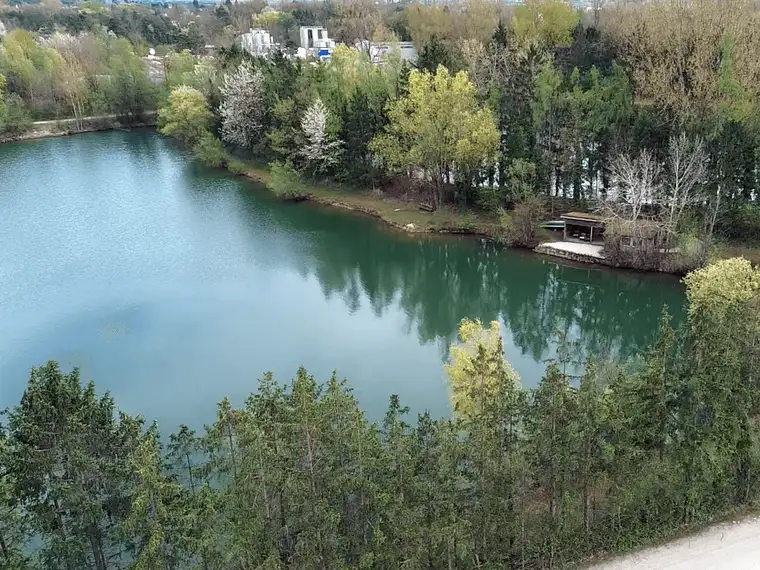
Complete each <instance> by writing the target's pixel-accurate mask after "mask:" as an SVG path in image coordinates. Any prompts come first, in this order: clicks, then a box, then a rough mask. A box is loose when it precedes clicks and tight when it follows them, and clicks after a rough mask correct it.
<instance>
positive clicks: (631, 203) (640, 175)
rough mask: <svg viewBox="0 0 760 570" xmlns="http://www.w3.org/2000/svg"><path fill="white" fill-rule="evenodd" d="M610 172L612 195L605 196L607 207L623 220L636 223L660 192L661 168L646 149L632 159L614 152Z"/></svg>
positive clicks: (656, 200) (655, 201)
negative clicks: (613, 189)
mask: <svg viewBox="0 0 760 570" xmlns="http://www.w3.org/2000/svg"><path fill="white" fill-rule="evenodd" d="M610 171H611V173H612V181H613V185H614V187H615V189H616V190H617V192H616V194H612V195H611V196H610V197H609V200H610V203H609V206H610V207H611V208H614V209H615V210H616V211H617V212H619V215H620V216H621V217H623V218H624V219H625V220H626V221H629V222H636V221H637V220H638V219H639V217H640V216H641V214H642V211H643V210H644V209H645V208H646V206H648V205H653V204H656V203H658V201H659V197H660V194H661V191H662V180H661V173H662V168H661V166H660V164H659V163H658V161H657V159H656V158H655V156H654V155H653V154H652V152H651V151H649V150H648V149H644V150H642V151H641V152H640V153H639V155H638V156H637V157H635V158H632V157H630V156H628V155H618V156H617V157H616V158H615V159H614V160H613V162H612V165H611V168H610Z"/></svg>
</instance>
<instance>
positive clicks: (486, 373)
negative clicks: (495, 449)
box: [446, 319, 520, 419]
mask: <svg viewBox="0 0 760 570" xmlns="http://www.w3.org/2000/svg"><path fill="white" fill-rule="evenodd" d="M459 339H460V341H461V343H460V344H458V345H456V346H453V347H451V356H450V357H449V364H447V365H446V374H447V375H448V377H449V383H450V387H451V402H452V407H453V408H454V412H455V413H456V414H457V415H459V416H462V417H464V418H470V419H472V418H473V417H475V416H477V415H479V414H480V413H482V410H483V409H484V408H485V407H487V405H488V404H487V401H488V400H490V399H493V398H494V396H495V394H498V393H499V392H500V391H502V390H504V389H505V388H504V386H503V384H505V383H507V384H514V385H519V383H520V378H519V377H518V376H517V373H516V372H515V371H514V370H513V369H512V367H511V366H510V365H509V363H508V362H507V361H506V360H505V359H504V346H503V344H502V339H501V331H500V329H499V323H497V322H496V321H494V322H492V323H491V325H490V327H489V328H485V327H483V325H482V324H481V323H480V322H479V321H472V320H469V319H464V320H463V321H462V323H461V324H460V325H459Z"/></svg>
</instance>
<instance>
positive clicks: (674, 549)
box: [588, 517, 760, 570]
mask: <svg viewBox="0 0 760 570" xmlns="http://www.w3.org/2000/svg"><path fill="white" fill-rule="evenodd" d="M650 569H651V570H654V569H657V570H660V569H663V570H664V569H667V570H750V569H760V517H758V518H752V519H747V520H744V521H741V522H735V523H727V524H722V525H719V526H716V527H713V528H711V529H709V530H706V531H704V532H701V533H699V534H696V535H694V536H690V537H688V538H682V539H680V540H677V541H675V542H671V543H669V544H667V545H665V546H660V547H657V548H650V549H647V550H642V551H641V552H638V553H636V554H631V555H629V556H624V557H621V558H616V559H614V560H610V561H608V562H605V563H602V564H598V565H596V566H592V567H591V568H589V569H588V570H650Z"/></svg>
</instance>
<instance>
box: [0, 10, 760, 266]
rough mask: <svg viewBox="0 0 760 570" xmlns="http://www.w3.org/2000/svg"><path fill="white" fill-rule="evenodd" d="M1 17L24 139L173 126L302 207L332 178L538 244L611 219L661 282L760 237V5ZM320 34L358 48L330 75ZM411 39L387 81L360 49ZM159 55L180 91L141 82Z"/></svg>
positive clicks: (611, 233) (13, 105)
mask: <svg viewBox="0 0 760 570" xmlns="http://www.w3.org/2000/svg"><path fill="white" fill-rule="evenodd" d="M0 20H2V21H5V22H6V27H7V29H8V30H9V31H8V32H7V33H6V36H5V38H4V40H3V44H2V47H0V77H2V78H1V79H0V86H2V87H1V88H2V89H3V92H4V93H5V95H4V102H3V105H2V107H0V117H1V118H0V127H3V126H4V128H5V130H6V131H10V132H14V131H15V132H18V131H20V130H23V128H24V126H25V125H27V124H28V121H29V120H31V119H43V118H58V117H64V116H67V117H68V116H71V117H80V116H83V115H89V114H100V113H116V114H120V115H125V116H135V115H138V114H139V113H140V112H141V111H143V110H146V109H147V110H156V109H159V110H160V111H161V113H160V117H161V120H160V127H161V129H162V132H164V133H167V134H170V135H173V136H176V137H177V138H179V139H180V140H181V141H182V142H183V143H184V144H186V145H188V146H189V147H192V148H195V149H196V152H197V154H198V156H199V158H201V159H202V160H203V161H205V162H207V163H208V164H211V165H215V166H222V165H225V164H228V165H230V166H231V167H232V169H233V170H238V171H239V170H241V168H242V167H241V165H240V162H239V159H241V158H242V159H244V160H247V161H253V162H256V163H269V164H270V165H271V167H272V172H273V174H274V176H273V181H272V184H271V187H272V189H273V190H274V191H276V192H280V193H282V194H285V195H286V196H287V197H291V198H297V197H299V196H300V195H303V194H304V193H307V192H308V184H309V183H310V182H314V181H317V182H322V181H328V182H329V183H332V184H336V185H341V186H342V187H345V188H349V189H355V191H357V192H361V191H369V190H370V189H371V190H372V192H374V193H376V194H378V195H382V196H391V197H394V198H401V199H405V200H411V201H416V202H419V203H421V204H424V205H425V207H426V208H434V209H436V208H441V207H457V208H459V209H460V210H461V211H467V212H470V213H471V214H472V216H473V217H474V218H475V219H478V220H487V221H490V222H494V223H496V224H497V225H498V226H499V227H500V228H501V229H500V230H499V231H497V232H496V233H497V235H496V237H497V238H499V239H501V240H503V241H505V242H506V243H508V244H511V245H522V246H529V247H531V246H534V245H535V244H536V242H537V241H538V239H539V231H538V223H537V222H538V221H539V220H540V219H543V218H546V217H547V216H549V215H555V216H556V213H557V211H558V210H559V211H560V212H561V211H563V209H564V211H567V210H568V209H570V208H574V209H582V210H588V211H595V212H597V213H599V214H600V215H603V216H604V217H605V219H606V220H607V222H608V223H607V235H608V239H607V244H608V247H607V251H606V254H607V255H608V256H612V257H614V256H621V260H620V261H621V264H623V265H629V266H633V267H637V268H641V269H662V270H669V271H676V272H685V271H687V270H688V269H690V268H694V267H698V266H702V265H704V264H705V263H706V262H707V261H708V260H709V259H710V257H711V255H712V251H713V246H714V244H715V243H716V239H717V241H722V242H729V243H730V242H741V243H744V244H754V243H755V242H756V241H757V240H758V239H760V209H759V208H758V206H757V204H756V197H757V184H758V178H757V171H758V168H757V163H758V157H759V156H760V153H758V148H759V147H758V143H759V139H758V135H759V134H760V127H759V126H758V125H760V122H758V118H759V117H760V115H759V111H760V108H759V107H758V100H757V95H758V87H757V86H758V85H760V81H758V79H760V68H759V67H758V64H757V61H758V59H757V57H756V54H757V53H758V51H759V48H760V46H758V45H757V44H758V39H757V34H755V33H754V32H753V30H755V29H756V28H757V26H758V24H759V23H760V15H759V14H758V11H757V10H756V7H755V5H754V3H753V2H751V1H749V0H730V1H729V2H719V1H718V0H706V1H705V2H699V3H682V2H674V1H669V0H663V1H658V2H650V3H645V4H638V3H625V4H619V3H615V4H606V3H605V2H603V1H602V0H599V1H597V2H594V3H593V4H592V5H591V6H590V8H589V9H588V10H585V11H580V10H578V9H576V8H574V7H572V6H570V5H569V4H566V3H564V2H561V1H560V0H529V1H528V2H526V3H525V4H522V5H519V6H512V7H508V6H504V5H501V4H497V3H491V2H489V1H487V0H470V1H468V2H463V3H459V4H452V5H447V6H435V5H422V4H411V5H393V6H379V5H375V4H372V3H368V2H363V1H361V0H357V1H356V2H349V3H341V4H332V3H324V4H321V3H320V4H298V3H293V4H285V5H284V6H283V7H282V9H281V10H280V11H276V10H272V9H270V8H264V5H263V4H260V3H256V2H253V3H245V4H240V5H235V4H222V5H219V6H216V7H214V8H210V7H209V8H206V7H204V8H199V7H190V8H179V7H173V8H170V9H166V10H164V11H156V10H152V9H148V8H138V7H131V6H124V7H121V6H113V7H104V6H101V5H98V4H92V3H86V4H83V5H81V6H80V7H78V8H60V7H59V8H50V7H49V5H47V4H46V5H41V6H40V7H36V8H35V7H26V8H23V9H21V8H6V9H2V8H0ZM306 24H308V25H313V24H320V25H324V26H327V27H328V30H329V31H330V33H331V35H333V36H334V37H335V39H336V40H337V41H339V42H345V45H344V44H341V43H339V44H338V46H337V47H336V49H335V51H334V52H333V54H332V57H331V58H330V61H326V62H315V61H311V62H309V61H304V60H299V59H294V58H292V57H291V55H290V54H291V53H292V50H293V48H294V47H295V43H294V39H295V33H296V32H297V28H298V26H299V25H306ZM250 26H257V27H261V28H264V29H266V30H268V31H269V32H270V33H271V34H272V37H273V38H274V39H275V40H277V41H278V42H279V45H280V47H281V51H277V52H274V53H272V54H270V55H269V57H265V58H253V57H250V56H248V55H247V54H244V53H243V52H242V51H241V50H240V49H239V46H238V44H237V43H236V39H235V38H236V37H237V36H238V35H239V34H240V32H242V31H245V30H247V29H248V28H249V27H250ZM24 27H25V28H28V30H31V31H30V32H24V31H22V28H24ZM357 40H358V42H359V43H358V44H356V42H357ZM397 40H409V41H413V42H414V45H415V46H416V48H417V52H418V58H417V60H416V61H414V62H408V61H403V60H402V59H401V58H400V57H399V55H398V53H395V55H394V53H393V52H392V53H391V54H390V55H389V56H388V57H387V58H386V59H385V61H384V62H383V63H382V65H377V64H375V63H372V62H371V60H370V57H369V55H368V54H367V53H366V51H365V50H364V49H356V48H354V45H355V44H356V45H360V46H365V47H366V46H371V45H372V44H373V42H374V43H378V42H386V43H389V44H391V45H392V44H393V42H395V41H397ZM207 42H213V45H214V46H215V47H214V49H213V50H212V52H210V53H205V52H206V47H205V46H206V45H210V44H208V43H207ZM149 46H152V47H155V48H156V50H157V53H158V54H159V56H160V57H161V58H162V62H163V63H162V65H163V79H162V80H163V83H162V84H161V85H154V84H152V83H150V82H147V81H145V80H144V73H142V74H141V70H142V69H144V68H145V61H144V59H142V56H144V55H145V54H146V53H147V49H148V47H149ZM465 225H467V226H468V227H472V226H473V224H465ZM463 229H467V228H463ZM621 244H628V245H630V244H641V247H639V248H637V247H633V248H631V247H629V248H625V247H621ZM663 252H664V253H665V254H671V253H674V254H677V255H675V256H674V255H662V253H663Z"/></svg>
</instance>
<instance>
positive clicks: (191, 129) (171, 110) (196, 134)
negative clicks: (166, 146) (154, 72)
mask: <svg viewBox="0 0 760 570" xmlns="http://www.w3.org/2000/svg"><path fill="white" fill-rule="evenodd" d="M212 118H213V115H212V113H211V110H210V109H209V107H208V103H207V102H206V98H205V97H204V96H203V93H201V92H200V91H198V90H197V89H193V88H192V87H187V86H186V85H182V86H180V87H177V88H176V89H173V90H172V92H171V95H169V105H168V106H166V107H163V108H161V109H160V110H159V111H158V122H159V125H160V130H161V132H162V133H163V134H165V135H169V136H172V137H176V138H178V139H179V140H181V141H182V142H184V143H186V144H194V143H195V142H197V141H198V140H199V139H200V138H201V137H202V136H203V135H204V134H205V133H206V131H207V130H208V128H209V125H210V124H211V119H212Z"/></svg>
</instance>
